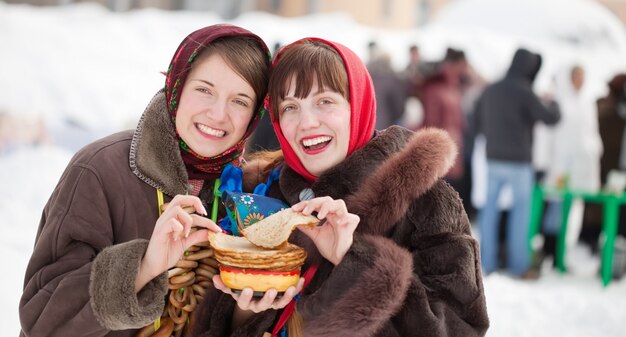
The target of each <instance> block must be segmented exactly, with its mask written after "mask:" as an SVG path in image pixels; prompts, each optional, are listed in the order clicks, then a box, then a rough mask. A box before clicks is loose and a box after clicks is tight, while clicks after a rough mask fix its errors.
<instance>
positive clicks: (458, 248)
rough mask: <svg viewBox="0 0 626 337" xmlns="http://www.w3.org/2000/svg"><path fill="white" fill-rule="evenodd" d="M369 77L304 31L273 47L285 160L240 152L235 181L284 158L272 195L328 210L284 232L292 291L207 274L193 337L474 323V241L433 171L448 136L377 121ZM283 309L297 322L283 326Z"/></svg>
mask: <svg viewBox="0 0 626 337" xmlns="http://www.w3.org/2000/svg"><path fill="white" fill-rule="evenodd" d="M373 89H374V88H373V86H372V82H371V79H370V77H369V75H368V73H367V70H366V69H365V66H364V65H363V63H362V62H361V60H360V59H359V58H358V57H357V56H356V55H355V54H354V53H353V52H352V51H351V50H349V49H348V48H346V47H344V46H342V45H341V44H338V43H334V42H330V41H325V40H321V39H316V38H309V39H303V40H300V41H297V42H294V43H292V44H290V45H288V46H286V47H284V48H283V49H282V50H281V51H280V52H279V54H278V56H277V57H276V58H275V60H274V69H273V70H272V75H271V78H270V84H269V93H268V95H269V102H268V103H267V104H268V105H269V107H270V109H271V116H272V121H273V124H274V129H275V131H276V134H277V136H278V139H279V141H280V144H281V148H282V152H283V153H284V158H281V157H280V156H278V157H277V156H276V155H275V154H265V155H262V156H260V157H259V158H257V160H256V161H251V162H249V164H248V165H246V166H245V167H244V171H246V172H247V181H244V184H246V183H247V184H248V185H250V186H253V185H254V183H255V181H250V180H254V179H253V177H257V176H259V174H258V173H259V172H267V171H268V169H271V168H272V167H274V166H276V164H277V165H281V166H282V168H281V174H280V181H279V184H274V185H273V186H272V187H271V188H270V191H269V195H270V196H274V197H278V198H282V199H283V200H285V201H287V202H288V203H289V204H291V205H293V206H292V208H293V209H294V210H296V211H302V212H304V213H307V214H310V213H312V212H314V211H315V212H317V216H318V217H319V218H325V219H326V221H325V222H324V224H323V225H322V226H319V227H316V228H315V229H300V230H299V231H295V232H294V234H293V235H292V237H291V238H290V241H291V242H293V243H295V244H297V245H300V246H302V247H304V248H305V249H306V250H307V253H308V256H309V258H308V260H307V263H306V266H305V272H304V275H303V278H304V279H305V281H304V282H305V286H304V289H303V291H302V293H301V296H296V297H295V299H294V300H293V301H291V302H290V303H289V305H287V306H286V307H285V308H284V309H282V308H283V307H284V306H285V301H286V300H291V295H292V294H288V295H289V296H287V299H285V296H283V297H282V298H278V299H277V298H276V297H275V296H276V293H275V292H274V291H271V290H270V291H268V292H266V293H265V295H264V297H263V298H260V299H254V298H253V297H252V291H251V289H244V291H242V292H241V294H233V293H231V291H230V290H229V289H228V288H227V287H225V286H224V284H223V283H222V282H221V279H220V278H219V276H214V277H213V282H214V284H215V287H216V288H217V289H218V290H214V291H209V292H208V294H207V295H206V297H205V300H204V301H203V303H202V305H201V307H200V308H198V310H197V311H196V313H195V314H194V315H195V316H194V318H195V319H194V320H193V322H194V323H193V324H192V331H193V334H194V335H195V336H224V335H230V336H260V335H262V334H263V332H269V333H271V334H272V335H273V336H283V334H288V335H289V336H291V337H293V336H300V335H304V336H359V337H361V336H428V337H433V336H482V335H484V334H485V332H486V330H487V327H488V325H489V321H488V318H487V310H486V305H485V297H484V292H483V285H482V276H481V271H480V259H479V248H478V243H477V242H476V240H475V239H474V238H472V236H471V233H470V223H469V221H468V219H467V215H466V214H465V211H464V210H463V206H462V204H461V201H460V199H459V197H458V194H457V193H456V192H455V191H454V190H453V189H452V188H451V187H450V186H449V185H448V184H447V183H446V182H445V181H444V180H443V179H441V178H442V177H443V176H445V174H446V172H447V171H448V169H449V168H450V167H451V165H452V161H453V160H454V158H455V155H456V149H455V146H454V142H453V141H452V140H451V138H450V137H449V136H448V135H447V134H446V133H445V132H443V131H439V130H434V129H426V130H423V131H419V132H416V133H413V132H411V131H409V130H406V129H404V128H401V127H390V128H388V129H386V130H383V131H374V121H375V113H376V112H375V106H376V104H375V98H374V90H373ZM260 176H263V175H262V174H261V175H260ZM276 309H281V310H276ZM290 316H291V319H290V322H292V323H296V322H297V321H300V323H301V324H299V325H298V324H287V326H288V329H285V324H284V323H285V321H286V320H287V318H288V317H290ZM294 317H296V318H297V319H295V318H294Z"/></svg>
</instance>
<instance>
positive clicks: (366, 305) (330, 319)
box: [298, 235, 413, 336]
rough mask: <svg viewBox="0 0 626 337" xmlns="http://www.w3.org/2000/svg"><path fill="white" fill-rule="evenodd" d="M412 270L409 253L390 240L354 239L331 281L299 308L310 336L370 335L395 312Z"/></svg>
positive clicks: (360, 237)
mask: <svg viewBox="0 0 626 337" xmlns="http://www.w3.org/2000/svg"><path fill="white" fill-rule="evenodd" d="M412 271H413V260H412V257H411V254H410V253H409V252H408V251H406V250H405V249H403V248H401V247H400V246H398V245H397V244H395V243H394V242H393V241H391V240H389V239H386V238H383V237H376V236H370V235H355V237H354V243H353V244H352V247H351V248H350V250H349V251H348V254H346V256H345V257H344V259H343V261H342V262H341V263H340V264H339V265H337V266H336V267H335V268H334V269H333V271H332V273H331V274H330V277H329V278H328V279H327V280H326V281H325V282H324V284H323V285H322V287H321V288H320V289H318V290H317V291H316V292H314V293H313V294H311V295H310V296H308V298H306V300H305V298H303V300H302V303H300V304H299V305H298V310H299V311H300V312H301V313H302V317H303V318H304V325H305V334H306V335H309V336H349V335H353V336H370V335H372V334H373V333H374V332H376V331H377V330H378V329H380V327H381V326H382V325H383V324H384V323H385V322H387V321H388V320H389V319H390V318H391V317H392V316H393V314H394V313H396V312H397V311H398V310H399V309H400V306H401V305H402V302H403V300H404V298H405V296H406V294H407V291H408V288H409V285H410V282H411V277H412Z"/></svg>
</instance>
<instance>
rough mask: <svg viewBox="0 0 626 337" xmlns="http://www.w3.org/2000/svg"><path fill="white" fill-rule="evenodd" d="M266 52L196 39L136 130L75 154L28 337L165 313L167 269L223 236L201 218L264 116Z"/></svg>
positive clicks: (104, 329)
mask: <svg viewBox="0 0 626 337" xmlns="http://www.w3.org/2000/svg"><path fill="white" fill-rule="evenodd" d="M268 55H269V51H268V49H267V46H266V45H265V44H264V42H263V41H262V40H261V39H260V38H259V37H258V36H256V35H255V34H253V33H251V32H249V31H247V30H245V29H242V28H239V27H236V26H231V25H215V26H209V27H205V28H202V29H199V30H197V31H195V32H193V33H191V34H190V35H188V36H187V37H186V38H185V39H184V40H183V41H182V42H181V44H180V46H179V47H178V49H177V50H176V52H175V54H174V56H173V58H172V61H171V63H170V66H169V68H168V71H167V74H166V80H165V88H164V89H163V90H160V91H159V92H158V93H157V94H156V95H155V96H154V97H153V98H152V100H151V102H150V103H149V104H148V106H147V108H146V109H145V111H144V113H143V116H142V117H141V119H140V121H139V124H138V126H137V128H136V129H135V130H134V131H132V130H129V131H123V132H120V133H116V134H113V135H110V136H108V137H105V138H103V139H101V140H98V141H96V142H94V143H92V144H90V145H87V146H85V147H84V148H83V149H81V150H80V151H79V152H78V153H76V155H75V156H74V157H73V158H72V160H71V161H70V163H69V164H68V167H67V168H66V170H65V172H64V173H63V175H62V177H61V179H60V181H59V183H58V185H57V186H56V188H55V190H54V192H53V193H52V196H51V197H50V199H49V201H48V203H47V204H46V206H45V208H44V210H43V215H42V217H41V222H40V225H39V229H38V231H37V237H36V241H35V247H34V251H33V253H32V256H31V259H30V262H29V264H28V267H27V270H26V276H25V281H24V291H23V294H22V298H21V301H20V306H19V313H20V321H21V327H22V331H21V333H20V336H116V337H117V336H134V335H135V334H136V333H137V329H138V328H141V327H143V326H145V325H148V324H152V323H153V322H154V321H155V320H156V319H157V318H159V317H160V316H161V314H162V313H163V311H164V306H165V303H166V294H167V292H168V274H167V270H168V269H169V268H171V267H173V266H174V265H175V264H176V263H177V261H179V259H181V257H182V256H183V254H184V253H185V251H186V250H187V249H188V248H190V247H191V246H192V245H195V244H197V243H200V242H203V241H206V236H207V232H208V231H209V230H211V231H220V230H221V229H220V228H219V227H218V226H217V225H216V224H215V223H214V221H212V220H210V219H208V218H205V217H202V216H200V214H203V215H206V214H207V209H209V206H212V205H211V204H212V203H214V202H216V201H214V200H215V199H214V196H213V195H212V194H211V193H212V192H213V188H214V183H215V181H216V178H219V175H220V173H221V171H222V169H223V168H224V167H225V166H226V165H227V164H234V165H239V164H240V162H241V158H242V157H241V155H242V150H243V147H244V145H245V141H246V139H247V137H248V136H249V135H250V133H251V132H252V131H253V130H254V127H255V126H256V124H257V121H258V119H259V118H260V115H261V113H260V111H261V110H260V107H261V103H262V102H263V98H264V97H265V93H266V90H267V81H268V76H269V66H270V61H269V57H268ZM207 191H208V193H207ZM159 195H161V196H162V197H163V202H161V201H159ZM199 196H200V197H202V196H207V197H202V198H200V197H199ZM167 201H169V206H167V207H166V208H165V210H164V211H163V213H162V215H160V216H159V214H160V213H159V211H160V209H161V207H160V206H161V205H162V204H164V202H167ZM186 206H191V207H192V208H193V209H194V210H195V213H197V214H189V213H188V212H186V211H185V210H183V208H184V207H186ZM192 226H194V227H196V226H197V227H198V229H199V230H196V231H192V229H191V227H192Z"/></svg>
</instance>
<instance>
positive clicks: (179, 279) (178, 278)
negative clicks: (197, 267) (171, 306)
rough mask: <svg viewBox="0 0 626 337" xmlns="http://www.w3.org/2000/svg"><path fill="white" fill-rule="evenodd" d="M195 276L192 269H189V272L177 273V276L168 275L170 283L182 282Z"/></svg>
mask: <svg viewBox="0 0 626 337" xmlns="http://www.w3.org/2000/svg"><path fill="white" fill-rule="evenodd" d="M195 276H196V273H194V272H192V271H189V272H186V273H184V274H182V275H177V276H174V277H170V283H171V284H183V283H185V282H187V281H189V280H191V279H193V278H194V277H195ZM180 288H182V287H180Z"/></svg>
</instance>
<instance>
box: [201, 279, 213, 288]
mask: <svg viewBox="0 0 626 337" xmlns="http://www.w3.org/2000/svg"><path fill="white" fill-rule="evenodd" d="M197 284H198V285H199V286H201V287H202V288H204V289H206V288H208V287H210V286H212V285H213V281H202V282H198V283H197Z"/></svg>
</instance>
